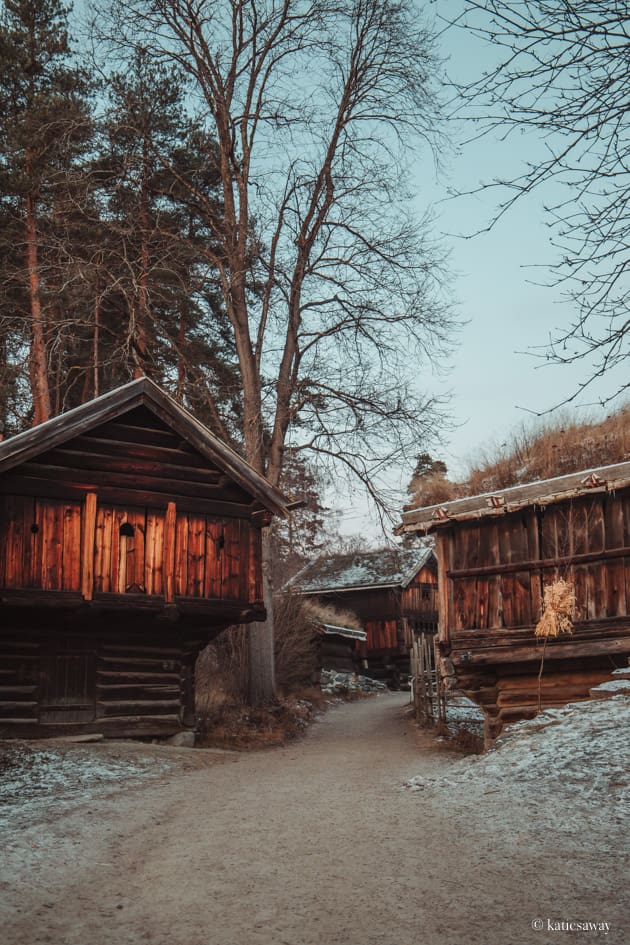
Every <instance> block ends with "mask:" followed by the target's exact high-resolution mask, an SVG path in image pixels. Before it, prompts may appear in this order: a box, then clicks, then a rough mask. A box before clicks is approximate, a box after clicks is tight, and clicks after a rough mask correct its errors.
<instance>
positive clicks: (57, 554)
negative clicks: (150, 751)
mask: <svg viewBox="0 0 630 945" xmlns="http://www.w3.org/2000/svg"><path fill="white" fill-rule="evenodd" d="M286 511H287V505H286V501H285V500H284V498H283V496H282V495H281V494H280V493H279V492H278V491H277V490H276V489H274V488H272V487H271V486H270V485H269V483H268V482H267V481H266V480H265V479H264V478H263V477H262V476H260V475H258V474H257V473H256V472H255V471H254V470H253V469H252V468H251V467H250V466H249V465H248V464H247V463H246V462H245V461H244V460H243V459H242V458H241V457H240V456H239V455H237V454H236V453H235V452H234V451H233V450H232V449H230V448H229V447H228V446H226V445H225V444H224V443H222V442H221V441H219V440H218V439H217V438H216V437H215V436H213V435H212V434H211V433H210V432H209V431H208V430H207V429H206V428H205V427H203V426H202V425H201V424H200V423H198V422H197V421H196V420H195V419H194V418H193V417H192V416H191V415H190V414H189V413H188V412H187V411H186V410H184V409H183V408H182V407H181V406H179V405H178V404H177V403H176V402H175V401H174V400H172V399H171V398H170V397H169V396H167V395H166V394H165V393H164V392H163V391H161V390H160V389H159V388H158V387H157V386H156V385H155V384H154V383H152V382H151V381H149V380H147V379H146V378H141V379H138V380H135V381H132V382H131V383H129V384H127V385H125V386H124V387H121V388H119V389H118V390H115V391H113V392H111V393H108V394H105V395H103V396H101V397H98V398H97V399H95V400H93V401H91V402H89V403H86V404H84V405H83V406H81V407H78V408H76V409H74V410H70V411H69V412H68V413H66V414H63V415H61V416H58V417H55V418H54V419H52V420H50V421H48V422H47V423H43V424H41V425H40V426H38V427H35V428H33V429H31V430H28V431H27V432H25V433H21V434H19V435H18V436H15V437H12V438H11V439H8V440H6V441H5V442H3V443H0V736H2V737H13V736H19V737H42V736H46V735H57V734H60V733H64V734H66V733H67V734H73V733H79V732H80V733H84V732H100V733H103V734H105V735H116V736H120V735H124V736H145V735H146V736H155V735H171V734H173V733H176V732H178V731H181V730H185V729H188V728H191V727H193V726H194V666H195V661H196V657H197V655H198V653H199V651H200V649H202V648H203V647H204V646H205V645H206V644H207V643H208V642H209V641H210V640H211V639H212V638H213V637H215V636H216V635H217V634H218V633H219V632H221V630H223V629H224V628H226V627H227V626H229V625H230V624H236V623H247V622H249V621H253V620H263V619H264V618H265V608H264V605H263V600H262V597H263V595H262V587H261V577H262V575H261V530H262V528H263V527H264V526H266V525H268V524H269V522H270V519H271V516H272V515H273V514H281V515H283V514H286Z"/></svg>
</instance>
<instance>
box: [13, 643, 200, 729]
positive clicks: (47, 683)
mask: <svg viewBox="0 0 630 945" xmlns="http://www.w3.org/2000/svg"><path fill="white" fill-rule="evenodd" d="M125 636H126V637H127V638H126V639H123V638H122V637H121V636H118V637H117V636H116V634H114V633H107V634H100V635H99V636H98V637H93V636H92V637H90V636H86V635H84V634H76V635H74V636H69V635H67V634H66V635H64V636H63V637H58V636H56V635H54V634H53V635H52V636H51V635H48V634H46V633H42V632H38V631H35V630H30V631H29V630H25V629H20V630H17V629H16V630H14V631H12V630H8V629H6V628H5V629H4V630H3V632H2V634H1V635H0V736H2V735H11V734H16V733H17V734H28V735H29V736H32V735H35V734H37V731H38V730H41V733H42V734H45V733H46V732H47V731H48V730H55V731H61V732H63V731H65V730H66V729H80V730H82V731H103V732H104V733H106V734H119V735H123V734H130V735H131V734H136V733H139V734H151V733H154V734H165V733H168V732H169V731H170V732H176V731H179V730H180V729H182V728H184V727H186V726H189V725H192V724H193V723H194V694H193V671H194V661H195V659H196V656H197V653H198V651H199V648H200V647H201V646H202V645H203V643H205V640H201V641H197V642H196V643H195V644H192V643H191V644H174V643H173V642H172V641H169V640H168V639H167V638H166V637H165V636H164V633H163V631H159V630H158V629H157V628H156V629H155V630H154V631H153V632H151V633H147V634H146V636H145V637H142V636H140V635H136V637H135V639H134V638H133V636H131V639H129V638H128V637H129V634H126V635H125ZM77 654H81V655H85V656H86V657H88V656H91V657H92V659H93V663H94V666H95V673H94V674H93V676H90V677H88V678H86V680H85V683H84V685H85V687H86V688H85V692H80V693H77V692H76V689H75V690H74V691H73V690H72V687H68V680H67V677H68V675H69V674H70V673H72V671H73V666H74V663H76V661H77ZM64 666H65V677H64ZM60 668H61V673H59V669H60ZM59 680H61V684H60V681H59ZM79 703H80V705H79Z"/></svg>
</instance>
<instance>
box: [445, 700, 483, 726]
mask: <svg viewBox="0 0 630 945" xmlns="http://www.w3.org/2000/svg"><path fill="white" fill-rule="evenodd" d="M483 722H484V718H483V712H482V711H481V709H480V708H479V706H478V705H477V704H476V703H475V702H473V701H472V699H469V698H468V696H465V695H464V694H463V693H462V692H457V691H455V692H447V694H446V724H447V726H448V728H449V731H450V732H451V733H457V732H461V731H468V732H472V733H474V734H475V735H480V736H483Z"/></svg>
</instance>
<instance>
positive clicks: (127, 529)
mask: <svg viewBox="0 0 630 945" xmlns="http://www.w3.org/2000/svg"><path fill="white" fill-rule="evenodd" d="M133 531H134V529H133V525H132V524H131V522H123V523H122V525H121V526H120V535H121V537H123V536H124V537H125V538H133Z"/></svg>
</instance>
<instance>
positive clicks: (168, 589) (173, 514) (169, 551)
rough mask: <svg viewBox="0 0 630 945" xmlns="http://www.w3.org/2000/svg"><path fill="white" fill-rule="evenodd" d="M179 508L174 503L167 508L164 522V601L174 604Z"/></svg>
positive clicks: (170, 503)
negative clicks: (176, 528)
mask: <svg viewBox="0 0 630 945" xmlns="http://www.w3.org/2000/svg"><path fill="white" fill-rule="evenodd" d="M176 522H177V507H176V505H175V503H174V502H169V503H168V505H167V506H166V520H165V522H164V556H163V557H164V600H165V601H166V603H167V604H172V603H173V601H174V600H175V525H176Z"/></svg>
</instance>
